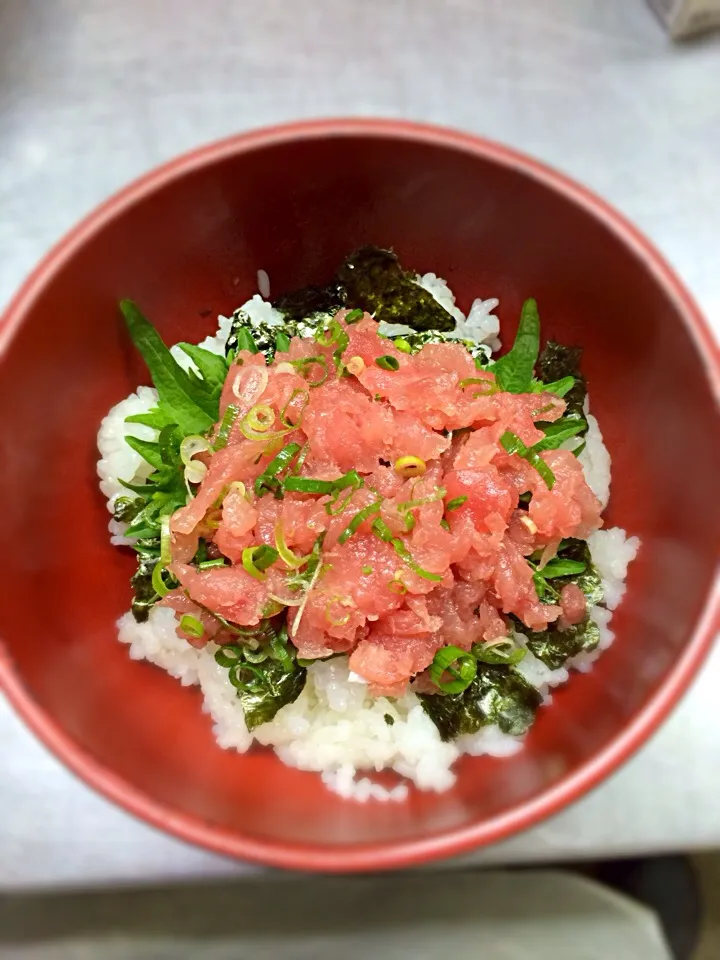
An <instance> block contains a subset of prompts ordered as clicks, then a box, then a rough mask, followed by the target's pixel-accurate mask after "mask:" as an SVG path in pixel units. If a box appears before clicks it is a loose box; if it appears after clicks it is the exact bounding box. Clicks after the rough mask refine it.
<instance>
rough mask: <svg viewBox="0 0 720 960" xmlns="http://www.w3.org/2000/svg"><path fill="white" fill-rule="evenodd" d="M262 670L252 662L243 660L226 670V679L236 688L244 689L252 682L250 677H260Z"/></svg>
mask: <svg viewBox="0 0 720 960" xmlns="http://www.w3.org/2000/svg"><path fill="white" fill-rule="evenodd" d="M262 676H263V674H262V670H261V669H260V668H259V667H256V666H255V665H254V664H252V663H247V661H245V660H243V661H241V662H240V663H236V664H235V665H234V666H232V667H230V669H229V670H228V680H229V681H230V683H231V684H232V685H233V686H234V687H235V688H236V689H238V690H244V689H246V688H247V686H248V684H249V683H251V682H252V680H251V679H250V678H253V677H257V678H258V679H262Z"/></svg>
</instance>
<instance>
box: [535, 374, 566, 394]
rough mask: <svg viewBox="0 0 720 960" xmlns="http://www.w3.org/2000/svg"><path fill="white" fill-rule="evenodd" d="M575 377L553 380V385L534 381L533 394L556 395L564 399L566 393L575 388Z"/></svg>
mask: <svg viewBox="0 0 720 960" xmlns="http://www.w3.org/2000/svg"><path fill="white" fill-rule="evenodd" d="M575 383H576V380H575V377H563V378H562V379H561V380H553V382H552V383H543V382H542V380H533V382H532V391H533V393H554V394H555V396H556V397H564V396H565V394H566V393H569V392H570V390H572V388H573V387H574V386H575Z"/></svg>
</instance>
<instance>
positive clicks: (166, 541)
mask: <svg viewBox="0 0 720 960" xmlns="http://www.w3.org/2000/svg"><path fill="white" fill-rule="evenodd" d="M160 563H161V564H162V565H163V566H167V564H168V563H172V537H171V534H170V517H168V516H164V517H163V518H162V519H161V520H160Z"/></svg>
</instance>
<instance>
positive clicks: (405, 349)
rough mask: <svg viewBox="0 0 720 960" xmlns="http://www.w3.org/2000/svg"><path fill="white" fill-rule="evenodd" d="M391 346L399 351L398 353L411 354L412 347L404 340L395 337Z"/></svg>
mask: <svg viewBox="0 0 720 960" xmlns="http://www.w3.org/2000/svg"><path fill="white" fill-rule="evenodd" d="M393 346H394V347H395V349H396V350H399V351H400V353H412V347H411V346H410V344H409V343H408V342H407V340H404V339H403V338H402V337H396V339H395V340H393Z"/></svg>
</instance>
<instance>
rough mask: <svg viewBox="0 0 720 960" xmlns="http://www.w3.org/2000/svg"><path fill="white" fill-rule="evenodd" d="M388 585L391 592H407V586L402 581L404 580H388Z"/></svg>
mask: <svg viewBox="0 0 720 960" xmlns="http://www.w3.org/2000/svg"><path fill="white" fill-rule="evenodd" d="M387 587H388V590H389V591H390V592H391V593H399V594H403V593H407V587H406V586H405V584H404V583H403V582H402V580H390V581H389V582H388V585H387Z"/></svg>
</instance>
